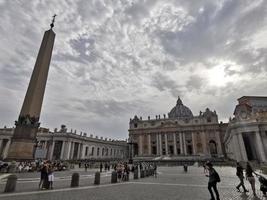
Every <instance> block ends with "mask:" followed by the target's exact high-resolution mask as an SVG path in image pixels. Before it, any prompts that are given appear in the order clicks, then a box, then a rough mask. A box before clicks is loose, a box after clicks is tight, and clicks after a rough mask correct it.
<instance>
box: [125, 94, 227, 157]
mask: <svg viewBox="0 0 267 200" xmlns="http://www.w3.org/2000/svg"><path fill="white" fill-rule="evenodd" d="M129 126H130V127H129V141H130V144H132V145H131V146H132V148H131V149H130V151H131V154H132V156H133V157H159V156H165V157H166V156H168V157H176V156H177V157H181V156H203V157H211V156H216V157H224V148H223V145H222V141H223V137H224V133H225V130H226V127H227V124H225V123H222V122H221V123H219V122H218V116H217V113H216V111H211V110H210V109H208V108H207V109H206V110H205V111H204V112H200V113H199V115H197V116H194V115H193V113H192V111H191V110H190V109H189V108H188V107H186V106H185V105H184V104H183V102H182V100H181V99H180V98H178V100H177V102H176V105H175V106H174V107H173V108H172V109H171V111H170V112H169V113H168V115H165V114H164V115H163V117H162V116H160V115H157V116H156V117H155V118H154V119H152V118H150V117H148V119H146V120H144V119H142V117H137V116H135V117H134V118H133V119H130V123H129Z"/></svg>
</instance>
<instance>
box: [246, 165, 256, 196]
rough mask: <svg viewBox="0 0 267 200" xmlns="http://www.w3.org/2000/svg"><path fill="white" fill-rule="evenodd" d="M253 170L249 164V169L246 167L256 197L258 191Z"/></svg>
mask: <svg viewBox="0 0 267 200" xmlns="http://www.w3.org/2000/svg"><path fill="white" fill-rule="evenodd" d="M253 173H254V171H253V169H252V167H251V166H250V164H249V163H248V162H247V167H246V178H247V180H248V182H249V183H250V185H251V189H252V191H253V195H254V196H255V197H256V196H257V194H256V190H255V178H254V176H253Z"/></svg>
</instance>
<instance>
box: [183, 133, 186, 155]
mask: <svg viewBox="0 0 267 200" xmlns="http://www.w3.org/2000/svg"><path fill="white" fill-rule="evenodd" d="M185 135H186V133H183V144H184V154H185V155H187V146H186V140H185Z"/></svg>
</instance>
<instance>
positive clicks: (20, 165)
mask: <svg viewBox="0 0 267 200" xmlns="http://www.w3.org/2000/svg"><path fill="white" fill-rule="evenodd" d="M18 168H19V173H21V172H22V169H23V166H22V163H19V166H18Z"/></svg>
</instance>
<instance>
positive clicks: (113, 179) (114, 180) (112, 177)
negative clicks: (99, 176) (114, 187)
mask: <svg viewBox="0 0 267 200" xmlns="http://www.w3.org/2000/svg"><path fill="white" fill-rule="evenodd" d="M117 180H118V174H117V172H116V171H113V172H112V173H111V183H117Z"/></svg>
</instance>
